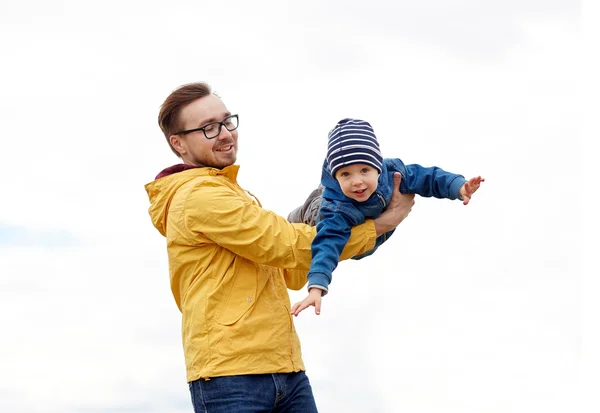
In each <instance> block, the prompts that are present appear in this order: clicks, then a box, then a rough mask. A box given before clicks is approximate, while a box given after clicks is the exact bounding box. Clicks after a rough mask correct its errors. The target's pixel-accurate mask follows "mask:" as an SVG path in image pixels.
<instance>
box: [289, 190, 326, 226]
mask: <svg viewBox="0 0 600 413" xmlns="http://www.w3.org/2000/svg"><path fill="white" fill-rule="evenodd" d="M323 189H324V187H323V186H322V185H319V187H318V188H317V189H315V190H314V191H312V192H311V193H310V195H309V196H308V198H306V201H304V204H302V205H301V206H299V207H298V208H296V209H294V210H293V211H292V212H291V213H290V214H289V215H288V221H290V222H296V223H301V224H308V225H311V226H315V225H317V218H318V217H319V208H320V207H321V199H322V198H323Z"/></svg>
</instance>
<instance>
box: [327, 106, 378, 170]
mask: <svg viewBox="0 0 600 413" xmlns="http://www.w3.org/2000/svg"><path fill="white" fill-rule="evenodd" d="M355 163H365V164H369V165H371V166H373V167H374V168H376V169H377V170H378V171H379V173H381V166H382V163H383V158H382V156H381V152H380V150H379V143H378V142H377V137H376V136H375V132H373V128H372V127H371V125H370V124H369V122H366V121H364V120H358V119H349V118H347V119H342V120H341V121H339V122H338V124H337V125H335V128H333V129H332V130H331V132H329V143H328V144H327V164H328V165H329V170H330V171H331V176H333V177H334V178H335V173H336V172H337V170H338V169H340V168H342V167H344V166H348V165H352V164H355Z"/></svg>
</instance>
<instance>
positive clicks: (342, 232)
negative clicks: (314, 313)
mask: <svg viewBox="0 0 600 413" xmlns="http://www.w3.org/2000/svg"><path fill="white" fill-rule="evenodd" d="M327 205H328V203H327V202H323V204H321V211H320V215H321V216H320V220H319V222H318V223H317V235H316V236H315V239H314V241H313V243H312V264H311V266H310V270H309V272H308V288H310V287H313V286H315V287H319V288H320V289H322V290H324V291H325V293H326V292H327V291H328V289H329V284H330V283H331V277H332V274H333V271H334V270H335V269H336V267H337V265H338V262H339V261H340V256H341V254H342V251H343V250H344V246H345V245H346V243H347V242H348V239H349V238H350V231H351V229H352V222H351V221H350V218H349V217H347V216H346V215H345V214H344V213H343V212H342V211H340V210H335V209H331V208H328V207H327ZM325 293H324V294H325Z"/></svg>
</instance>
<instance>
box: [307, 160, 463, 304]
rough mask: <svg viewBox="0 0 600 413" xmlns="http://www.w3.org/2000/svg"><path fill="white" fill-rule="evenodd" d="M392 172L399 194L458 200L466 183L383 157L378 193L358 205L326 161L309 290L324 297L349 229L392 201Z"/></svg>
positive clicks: (381, 238)
mask: <svg viewBox="0 0 600 413" xmlns="http://www.w3.org/2000/svg"><path fill="white" fill-rule="evenodd" d="M395 172H400V173H401V174H402V180H401V182H400V192H401V193H403V194H417V195H420V196H423V197H435V198H446V199H457V198H459V197H460V196H459V193H458V191H459V190H460V188H461V187H462V186H463V184H464V183H465V182H466V180H465V178H464V177H463V176H462V175H456V174H453V173H449V172H446V171H444V170H442V169H440V168H438V167H436V166H432V167H428V168H426V167H423V166H421V165H417V164H412V165H404V163H403V162H402V161H401V160H400V159H389V158H386V159H384V160H383V167H382V171H381V174H380V175H379V180H378V183H377V190H376V191H375V192H374V193H373V194H372V195H371V196H370V197H369V199H367V200H366V201H365V202H357V201H355V200H353V199H351V198H348V197H347V196H346V195H344V193H343V192H342V189H341V187H340V184H339V183H338V181H337V180H336V179H335V178H334V177H333V176H331V172H330V170H329V167H328V166H327V160H325V162H324V163H323V170H322V173H321V184H322V185H323V186H324V187H325V189H324V190H323V200H322V201H321V208H320V210H319V218H318V222H317V235H316V237H315V239H314V240H313V242H312V246H311V250H312V263H311V266H310V270H309V273H308V288H310V287H312V286H318V287H319V288H322V289H324V290H325V292H324V293H323V294H326V292H327V290H328V287H329V283H331V275H332V273H333V270H335V268H336V267H337V265H338V262H339V257H340V254H341V253H342V250H343V249H344V246H345V245H346V242H347V241H348V238H349V237H350V231H351V229H352V227H353V226H355V225H359V224H362V223H363V222H365V219H366V218H376V217H377V216H379V215H380V214H381V213H382V212H383V211H384V210H385V209H386V207H387V205H388V204H389V202H390V200H391V199H392V189H393V185H394V180H393V176H394V173H395ZM393 232H394V231H390V232H387V233H385V234H383V235H381V236H379V237H378V238H377V241H376V242H375V247H374V248H373V249H372V250H370V251H367V252H365V253H364V254H362V255H359V256H356V257H354V259H361V258H364V257H366V256H368V255H371V254H373V252H375V250H376V249H377V248H379V246H380V245H381V244H383V243H384V242H385V241H386V240H387V239H388V238H389V237H390V236H391V235H392V233H393Z"/></svg>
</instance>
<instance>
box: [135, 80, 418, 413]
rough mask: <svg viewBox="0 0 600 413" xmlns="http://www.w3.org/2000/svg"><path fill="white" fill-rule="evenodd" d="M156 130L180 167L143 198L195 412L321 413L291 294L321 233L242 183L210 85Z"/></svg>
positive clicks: (376, 228) (178, 94)
mask: <svg viewBox="0 0 600 413" xmlns="http://www.w3.org/2000/svg"><path fill="white" fill-rule="evenodd" d="M158 121H159V125H160V128H161V129H162V131H163V133H164V135H165V137H166V139H167V142H168V143H169V145H170V147H171V150H172V151H173V152H174V153H175V154H177V155H178V156H179V157H180V158H181V159H182V161H183V163H181V164H178V165H174V166H171V167H169V168H166V169H165V170H163V171H162V172H161V173H160V174H158V176H157V177H156V180H155V181H154V182H151V183H149V184H147V185H146V191H147V192H148V196H149V198H150V203H151V205H150V208H149V212H150V216H151V219H152V222H153V224H154V226H155V227H156V228H157V229H158V231H159V232H160V233H161V234H162V235H163V236H165V237H166V239H167V253H168V257H169V273H170V279H171V290H172V292H173V296H174V298H175V302H176V303H177V306H178V307H179V310H180V311H181V313H182V338H183V347H184V355H185V364H186V372H187V381H188V383H189V387H190V392H191V395H192V402H193V404H194V409H195V411H196V412H210V413H221V412H238V413H255V412H263V411H268V412H281V413H292V412H293V413H295V412H298V413H300V412H302V413H312V412H316V411H317V408H316V405H315V401H314V398H313V394H312V390H311V387H310V383H309V381H308V378H307V376H306V375H305V374H304V370H305V368H304V364H303V361H302V355H301V352H300V341H299V339H298V336H297V334H296V330H295V328H294V323H293V319H292V316H291V315H290V300H289V295H288V292H287V288H291V289H300V288H302V287H303V286H304V285H305V284H306V282H307V278H306V275H307V270H308V269H309V267H310V261H311V242H312V239H313V238H314V236H315V228H314V227H310V226H308V225H305V224H291V223H289V222H288V221H287V220H285V219H284V218H282V217H279V216H277V215H275V214H274V213H272V212H270V211H267V210H265V209H263V208H262V207H261V206H260V202H259V201H258V200H257V199H256V198H255V197H254V196H253V195H251V194H249V193H248V192H246V191H245V190H243V189H242V188H241V187H240V186H239V185H238V183H237V180H236V177H237V173H238V170H239V166H237V165H234V163H235V161H236V155H237V149H238V130H237V127H238V121H239V120H238V116H237V115H235V114H232V113H231V112H229V110H228V109H227V107H226V106H225V104H224V103H223V101H222V100H221V99H220V98H219V97H218V96H216V95H215V94H213V93H212V91H211V89H210V87H209V85H207V84H205V83H193V84H188V85H184V86H181V87H180V88H178V89H176V90H175V91H173V92H172V93H171V94H170V95H169V97H167V99H166V100H165V102H164V103H163V105H162V107H161V110H160V113H159V119H158ZM395 180H396V181H397V182H396V189H398V186H399V184H400V179H399V178H395ZM396 194H397V195H396V196H395V197H394V198H393V199H392V202H391V203H390V206H389V208H388V210H387V212H385V213H384V214H382V215H381V216H380V217H379V218H377V219H376V220H367V222H365V223H364V224H362V225H359V226H356V227H355V228H354V229H353V231H352V235H351V237H350V240H349V242H348V244H347V246H346V248H345V249H344V251H343V253H342V255H341V259H347V258H350V257H352V256H355V255H357V254H361V253H364V252H365V251H368V250H369V249H371V248H373V246H374V245H375V239H376V237H377V236H378V235H380V234H383V233H385V232H388V231H391V230H392V229H394V228H395V227H396V226H397V225H398V224H399V223H400V222H401V221H402V220H403V219H404V218H405V217H406V216H407V215H408V213H409V212H410V209H411V207H412V205H413V203H414V200H413V197H411V196H405V195H401V194H400V193H399V191H398V190H396Z"/></svg>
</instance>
